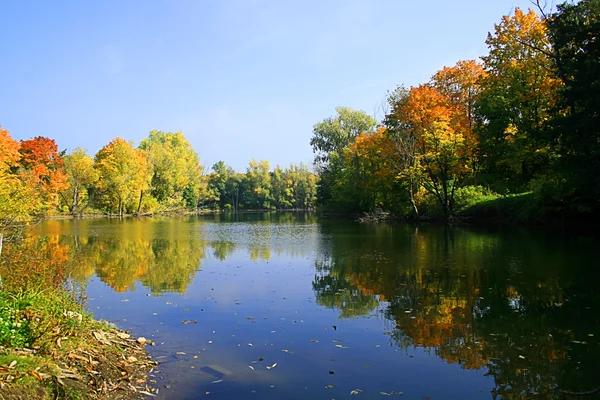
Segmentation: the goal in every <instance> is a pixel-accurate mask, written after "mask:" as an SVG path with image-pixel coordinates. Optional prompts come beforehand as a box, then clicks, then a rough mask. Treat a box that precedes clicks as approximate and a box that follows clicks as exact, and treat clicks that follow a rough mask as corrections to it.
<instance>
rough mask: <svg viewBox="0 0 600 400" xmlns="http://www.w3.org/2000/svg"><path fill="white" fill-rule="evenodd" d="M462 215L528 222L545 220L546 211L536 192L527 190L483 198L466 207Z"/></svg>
mask: <svg viewBox="0 0 600 400" xmlns="http://www.w3.org/2000/svg"><path fill="white" fill-rule="evenodd" d="M460 216H463V217H472V218H478V219H498V220H503V221H508V222H516V223H527V222H540V221H543V220H544V218H545V217H546V211H545V208H544V207H542V206H541V205H540V203H539V201H538V199H537V197H536V195H535V193H533V192H525V193H518V194H513V195H508V196H499V197H496V198H491V199H485V198H483V199H481V200H480V201H477V202H475V203H473V204H471V205H469V206H467V207H465V208H464V209H463V210H462V211H461V212H460Z"/></svg>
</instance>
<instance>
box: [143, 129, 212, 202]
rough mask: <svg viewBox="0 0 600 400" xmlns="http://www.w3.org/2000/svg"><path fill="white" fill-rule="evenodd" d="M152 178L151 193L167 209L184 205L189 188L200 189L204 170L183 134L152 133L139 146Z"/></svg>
mask: <svg viewBox="0 0 600 400" xmlns="http://www.w3.org/2000/svg"><path fill="white" fill-rule="evenodd" d="M139 148H140V150H142V151H143V152H144V153H145V155H146V159H147V161H148V168H149V169H150V172H151V174H152V180H151V186H150V193H151V194H152V196H153V197H154V198H156V199H157V200H158V201H159V203H160V204H162V205H164V206H167V207H177V206H181V205H183V202H184V198H183V194H184V191H185V190H186V188H193V187H195V186H198V185H199V184H200V182H201V179H202V167H201V166H200V159H199V157H198V154H197V153H196V152H195V151H194V149H193V148H192V145H191V144H190V142H188V140H187V139H186V138H185V136H184V135H183V133H181V132H162V131H152V132H150V135H149V136H148V137H147V138H146V139H144V140H142V142H141V143H140V146H139Z"/></svg>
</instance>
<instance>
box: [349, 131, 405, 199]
mask: <svg viewBox="0 0 600 400" xmlns="http://www.w3.org/2000/svg"><path fill="white" fill-rule="evenodd" d="M394 156H395V154H394V151H393V144H392V143H391V139H390V138H389V137H388V136H387V135H386V134H385V128H380V129H379V131H378V132H377V133H375V134H366V133H361V134H360V135H359V136H358V137H357V138H356V140H355V141H354V142H353V143H350V144H349V145H348V147H347V148H346V149H345V150H344V157H345V165H346V166H347V167H346V169H345V171H344V176H343V181H344V183H345V187H346V190H345V197H346V198H348V199H349V200H350V199H351V200H353V201H355V202H357V203H358V204H359V205H360V207H361V209H363V210H373V209H375V208H377V207H383V206H388V205H390V204H391V203H392V198H391V197H392V196H393V189H394V181H395V177H396V173H395V170H394V164H393V160H392V159H393V157H394Z"/></svg>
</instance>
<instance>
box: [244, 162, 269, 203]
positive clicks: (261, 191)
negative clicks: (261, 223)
mask: <svg viewBox="0 0 600 400" xmlns="http://www.w3.org/2000/svg"><path fill="white" fill-rule="evenodd" d="M269 171H270V167H269V161H267V160H261V161H258V162H257V161H256V160H254V159H253V160H250V163H249V165H248V168H247V170H246V179H247V180H248V185H249V189H250V193H249V195H250V197H249V200H250V204H249V207H251V208H271V174H270V172H269Z"/></svg>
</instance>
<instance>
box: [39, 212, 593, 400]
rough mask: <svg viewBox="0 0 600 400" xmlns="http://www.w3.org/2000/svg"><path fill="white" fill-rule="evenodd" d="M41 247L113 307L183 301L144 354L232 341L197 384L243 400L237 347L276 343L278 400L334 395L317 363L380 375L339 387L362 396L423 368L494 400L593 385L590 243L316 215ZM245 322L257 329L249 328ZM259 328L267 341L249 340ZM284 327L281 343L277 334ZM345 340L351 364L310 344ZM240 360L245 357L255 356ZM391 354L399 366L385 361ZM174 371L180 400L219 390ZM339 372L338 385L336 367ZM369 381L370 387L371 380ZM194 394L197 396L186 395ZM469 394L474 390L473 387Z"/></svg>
mask: <svg viewBox="0 0 600 400" xmlns="http://www.w3.org/2000/svg"><path fill="white" fill-rule="evenodd" d="M42 231H43V232H44V233H45V234H46V235H47V237H52V238H54V239H52V242H53V243H57V244H60V245H61V246H69V247H71V252H70V254H71V255H72V256H73V257H74V260H75V261H76V263H77V264H78V265H79V266H80V267H79V268H78V270H77V272H76V278H77V279H79V280H80V281H87V280H89V279H90V278H91V277H92V276H94V275H95V276H97V277H98V279H100V280H101V281H102V282H104V283H105V284H106V285H108V286H109V287H110V288H112V290H113V291H114V292H116V293H123V292H130V291H133V290H135V289H136V287H137V286H138V284H141V286H142V287H144V288H146V289H147V290H149V291H150V292H151V293H153V294H155V295H159V294H163V295H168V294H169V293H179V294H181V295H185V297H183V298H180V299H179V301H180V303H181V307H180V309H179V310H177V312H175V311H174V310H171V309H169V313H171V314H170V316H169V317H165V318H170V319H165V320H161V322H160V324H159V325H157V324H158V323H157V322H152V321H148V322H147V321H142V322H139V326H140V329H147V330H148V331H149V332H150V331H152V332H154V331H156V332H158V330H157V328H158V327H160V329H161V330H166V331H168V333H169V335H171V336H169V340H170V341H171V343H172V344H171V346H173V347H168V346H169V344H167V345H165V346H166V347H164V349H162V350H161V349H157V350H153V351H156V352H160V351H165V352H166V353H168V354H170V356H169V357H173V354H175V352H176V351H180V350H182V349H183V350H185V351H186V352H191V351H192V349H193V350H194V351H196V353H197V349H198V348H202V350H203V351H204V350H206V343H207V340H208V338H212V336H211V335H212V334H213V333H214V332H213V331H212V330H211V331H210V332H207V334H208V336H202V335H201V334H200V333H198V334H197V335H198V336H197V338H196V339H192V338H191V336H188V331H189V330H191V329H200V326H201V324H198V326H195V325H194V326H193V327H190V326H187V327H186V328H182V327H181V320H182V319H184V318H185V319H189V318H192V317H193V318H197V319H198V320H200V317H202V318H204V320H203V324H202V325H203V326H206V327H210V328H211V329H213V328H214V329H215V330H219V329H220V330H221V331H228V332H230V334H231V336H233V337H235V339H231V338H230V339H229V340H226V341H225V344H226V345H225V344H224V345H223V347H217V346H216V344H215V346H213V347H214V348H215V349H217V348H218V352H217V353H210V352H209V351H208V350H207V352H206V353H203V359H204V360H205V362H206V363H207V364H206V365H205V366H203V367H202V368H208V367H210V368H212V369H211V371H212V370H222V371H225V370H226V371H233V372H231V373H229V372H228V373H227V374H226V376H227V377H237V378H235V379H237V381H236V382H237V383H238V384H241V381H240V379H242V378H243V379H244V384H243V385H242V386H243V387H244V390H252V388H251V386H252V382H253V379H254V378H253V376H254V375H253V374H252V371H253V370H252V369H249V368H248V362H249V361H247V360H246V361H245V360H244V359H243V358H240V357H242V356H240V353H239V352H240V351H241V350H240V347H239V345H240V343H239V341H238V339H237V337H239V336H244V337H246V336H247V337H248V339H247V340H248V341H254V342H260V341H263V342H264V343H265V346H266V345H267V344H269V346H274V344H273V343H274V342H273V341H272V339H271V338H272V337H273V336H272V335H273V332H277V335H279V337H284V338H285V341H283V342H281V343H279V344H278V346H281V347H282V348H283V349H291V348H292V347H291V346H295V347H297V348H296V349H294V352H295V354H298V356H297V357H298V358H300V355H302V360H301V361H298V360H296V361H295V362H296V365H295V366H294V367H289V368H290V369H289V370H288V372H287V375H285V377H281V378H282V379H281V382H286V385H288V386H289V387H290V389H287V390H288V391H285V390H283V389H282V390H283V391H281V392H274V393H275V394H274V396H275V397H274V398H277V396H279V397H282V396H283V397H286V398H291V397H294V396H296V394H295V392H293V391H292V389H291V388H292V387H294V389H293V390H298V387H300V388H304V387H309V385H308V383H306V382H305V381H304V380H306V381H307V382H312V383H314V382H317V383H316V384H315V385H317V386H318V387H319V388H320V389H323V388H324V387H325V386H326V385H327V386H329V385H328V383H331V382H329V381H326V380H323V381H321V379H322V378H321V377H317V376H312V375H311V374H314V372H313V370H314V369H315V365H317V364H319V363H320V364H322V365H323V367H322V369H324V370H325V371H327V370H328V369H329V368H330V367H329V366H328V363H330V362H332V361H331V360H334V359H335V360H338V361H342V362H344V363H345V364H347V365H348V368H349V367H350V366H356V365H357V364H359V369H362V366H363V364H372V363H375V362H377V363H381V365H379V366H378V367H377V368H378V369H377V368H376V367H375V366H373V367H372V369H371V370H369V371H371V372H369V371H368V370H364V371H362V370H361V371H360V373H359V372H356V371H354V372H348V374H349V375H348V376H349V378H348V382H362V384H363V385H364V387H363V388H364V389H366V387H367V386H368V385H369V384H371V385H375V383H376V382H383V383H387V384H391V383H390V382H395V381H398V378H397V377H396V376H395V375H394V374H393V370H394V368H398V367H399V366H400V365H402V366H404V367H406V365H409V364H406V363H407V360H406V359H407V358H409V357H416V356H418V355H419V354H425V355H430V356H431V357H435V358H436V359H440V360H443V361H444V362H445V363H446V364H447V365H452V366H456V367H457V368H458V367H460V368H461V369H462V370H463V371H480V372H478V374H479V375H478V376H479V377H483V376H487V377H488V378H487V379H489V380H490V381H491V382H492V391H491V394H492V397H493V398H503V399H521V398H530V397H531V396H538V397H539V398H552V397H556V398H560V392H559V391H557V390H556V388H557V387H560V388H565V389H567V390H589V389H593V388H595V387H596V385H597V376H596V371H597V369H598V367H600V361H599V360H600V354H599V353H600V346H599V342H598V340H597V337H598V335H600V332H598V328H599V327H600V314H598V310H599V309H600V296H598V294H599V293H598V292H599V290H598V284H597V282H598V279H599V278H600V276H598V275H599V273H598V271H597V270H596V269H595V267H594V266H595V258H596V255H597V254H596V253H597V252H596V246H597V243H598V241H597V239H594V238H590V237H585V236H569V235H566V234H564V233H552V232H538V231H531V230H509V231H501V230H500V231H498V230H495V231H486V230H482V229H473V228H453V229H446V228H443V227H433V226H421V227H414V226H409V225H395V226H391V225H383V226H370V225H358V224H354V223H345V222H337V221H317V220H316V218H315V216H314V215H312V214H281V215H271V214H250V215H245V216H235V215H228V214H224V215H217V216H208V217H201V218H196V217H185V218H177V219H147V220H126V221H116V220H109V221H94V220H81V221H49V222H47V223H46V224H45V225H44V226H43V227H42ZM307 275H309V278H308V279H309V280H308V281H307V282H306V283H304V282H305V279H304V277H305V276H307ZM311 281H312V285H311ZM290 297H293V298H295V300H294V301H295V302H294V303H293V304H294V305H293V306H290V305H288V303H286V301H288V299H289V298H290ZM312 299H314V301H315V302H316V304H315V303H313V300H312ZM171 301H172V300H169V302H167V304H169V303H170V302H171ZM162 304H163V305H162V307H163V308H164V307H165V305H164V301H163V303H162ZM184 304H187V306H186V307H188V309H189V308H191V307H193V306H195V307H197V309H199V310H197V311H198V314H197V315H193V314H189V313H188V314H185V313H184V312H183V311H182V310H185V309H186V308H184ZM142 307H143V306H142ZM292 307H293V308H292ZM322 309H326V310H329V311H330V312H331V313H335V314H334V315H332V316H331V318H337V322H336V320H335V319H333V320H329V319H328V318H329V316H328V315H324V314H323V313H322V311H321V310H322ZM205 310H206V311H209V310H212V311H211V313H208V312H204V311H205ZM240 310H241V313H239V314H238V311H240ZM234 311H235V312H234ZM162 312H163V310H162V309H160V310H159V312H158V314H159V315H163V314H161V313H162ZM298 313H299V314H301V315H302V318H303V320H301V319H300V317H297V316H296V315H298ZM248 316H252V317H253V320H252V321H251V322H252V323H251V324H250V322H249V320H248V318H246V317H248ZM259 316H260V317H263V318H258V317H259ZM254 317H256V322H257V323H256V324H255V323H254ZM128 318H129V319H130V320H132V319H133V317H132V316H128ZM311 319H312V320H314V321H318V323H317V322H313V323H312V325H310V327H311V328H310V329H301V328H300V325H301V324H300V321H302V323H304V321H307V322H309V321H310V320H311ZM373 319H375V323H377V324H376V325H374V322H373ZM264 321H268V324H267V322H264ZM292 321H293V322H292ZM261 323H262V324H263V325H264V326H265V327H264V332H263V331H261V330H259V329H258V327H259V326H262V325H260V324H261ZM288 323H289V324H290V326H288V327H287V332H286V333H285V334H284V333H283V331H280V330H279V329H280V327H284V325H285V324H288ZM163 324H164V325H163ZM344 324H346V325H344ZM342 325H344V326H348V327H355V328H353V329H354V330H353V331H352V330H350V331H351V332H352V333H346V334H347V335H348V337H346V339H345V340H346V342H336V343H353V345H348V346H346V345H343V346H342V345H340V346H342V348H344V350H346V349H345V348H346V347H349V349H348V350H347V352H346V353H336V354H335V355H333V354H331V355H330V354H329V353H327V352H326V351H325V350H324V349H323V348H322V347H318V346H320V345H317V344H315V343H316V339H319V337H320V336H319V335H329V334H330V333H331V327H332V326H333V330H334V331H335V332H334V333H335V334H336V335H338V334H339V335H338V337H336V338H334V339H335V340H337V339H338V338H340V337H341V335H342V333H340V331H336V329H337V328H336V326H342ZM374 326H377V329H378V332H374V331H373V330H372V329H373V327H374ZM217 327H218V328H217ZM182 329H187V330H188V331H186V332H184V333H182ZM207 329H208V328H207ZM161 332H162V331H161ZM319 332H320V333H319ZM346 332H349V331H346ZM381 333H384V334H385V335H387V339H388V340H389V344H390V347H389V349H387V350H382V351H385V353H383V354H380V355H378V356H377V358H374V357H375V356H374V355H373V354H372V350H373V347H372V346H374V345H375V343H376V342H377V340H379V339H378V338H379V336H378V335H381ZM236 335H237V336H236ZM309 339H315V342H314V343H313V342H310V341H309ZM320 340H321V341H322V342H323V341H324V339H323V338H321V339H320ZM325 340H327V341H329V342H331V340H332V338H330V337H329V336H327V338H326V339H325ZM353 340H354V342H352V341H353ZM300 343H304V344H303V345H300ZM175 344H176V346H178V347H177V348H175V347H174V346H175ZM186 346H188V347H189V349H187V350H186ZM227 346H231V347H227ZM283 346H285V347H283ZM368 346H371V347H368ZM244 351H245V353H242V354H244V355H248V357H249V354H250V353H248V352H249V351H251V349H248V348H245V349H244ZM262 351H263V352H262V353H261V354H260V355H261V356H262V357H268V356H272V357H273V359H275V360H276V359H277V357H281V351H282V349H281V348H278V347H273V349H271V347H268V349H267V348H265V350H262ZM334 351H336V350H334ZM396 351H399V352H400V354H402V355H403V356H402V357H404V358H402V359H398V358H394V357H396V355H395V352H396ZM169 352H170V353H169ZM269 352H272V353H269ZM171 353H172V354H171ZM246 353H248V354H246ZM157 354H159V353H157ZM160 354H162V353H160ZM165 357H166V356H165ZM168 359H169V360H171V358H168ZM172 359H173V360H175V359H176V357H174V358H172ZM225 359H227V360H229V361H228V363H229V364H228V365H224V363H225ZM368 360H371V361H368ZM209 361H210V362H209ZM174 364H175V363H174ZM217 364H219V365H217ZM184 365H185V366H186V368H190V366H189V365H188V364H184ZM431 365H433V364H426V365H424V366H422V367H419V368H416V369H415V373H418V374H421V376H420V378H417V379H419V384H417V383H416V382H412V381H411V380H408V381H406V382H405V383H404V385H405V386H406V388H405V391H406V393H410V390H411V388H412V389H413V390H414V391H413V392H412V394H413V395H414V396H415V397H416V396H417V395H419V396H420V397H422V396H421V395H430V394H431V393H423V392H419V390H422V388H423V387H425V388H428V389H427V390H431V391H434V389H429V388H430V386H431V385H430V382H429V380H432V379H434V380H435V379H442V378H440V376H439V375H436V374H435V373H432V372H430V370H429V367H430V366H431ZM169 368H171V367H166V369H167V371H168V370H169ZM172 368H173V370H172V371H173V372H171V374H172V376H176V378H173V379H179V380H183V379H184V377H185V376H187V375H186V374H190V375H189V380H186V381H185V382H183V381H182V382H181V384H182V385H188V386H189V387H190V389H189V390H188V392H189V393H194V391H198V390H203V389H204V387H203V386H201V385H207V384H210V379H213V380H214V378H210V377H209V378H207V379H208V381H202V382H198V381H197V374H196V375H191V372H190V371H189V370H187V371H186V374H184V373H183V372H182V370H181V369H177V368H175V367H172ZM191 368H194V367H193V366H192V367H191ZM280 368H281V367H280ZM294 368H295V369H294ZM344 368H345V367H344ZM406 368H414V367H406ZM282 370H283V371H285V369H282ZM336 370H341V371H343V369H342V367H340V366H336ZM277 371H278V373H279V369H278V370H277ZM375 371H376V372H377V375H373V374H374V373H375ZM192 372H193V371H192ZM281 373H283V372H281ZM368 373H370V374H372V375H368V376H369V378H368V379H366V378H365V376H367V375H365V374H368ZM167 374H168V372H167ZM325 377H326V378H330V377H328V376H327V375H325ZM185 379H187V378H185ZM194 379H196V381H197V382H195V383H192V382H193V381H194ZM228 379H234V378H228ZM269 379H270V376H268V375H267V376H263V375H261V380H257V381H256V384H258V382H259V381H260V382H262V383H261V384H264V385H267V384H268V380H269ZM367 382H369V383H367ZM445 383H446V384H449V385H451V386H452V385H454V386H453V389H452V390H455V391H456V393H454V392H453V393H450V392H449V391H448V390H450V389H448V388H446V389H444V388H442V387H440V388H439V389H435V390H438V393H442V394H443V393H445V398H489V397H488V396H489V393H488V394H487V395H486V396H481V395H477V394H474V393H473V392H472V391H469V390H472V389H473V385H474V384H472V383H464V384H463V386H460V385H458V384H457V383H456V382H453V383H452V382H449V381H445ZM199 385H200V386H199ZM294 385H296V386H298V387H295V386H294ZM319 385H320V386H319ZM411 385H412V386H411ZM419 385H420V386H419ZM477 385H479V386H477V387H481V382H480V381H479V383H477ZM440 386H441V385H440ZM313 387H314V385H313ZM419 388H421V389H419ZM228 390H229V392H227V395H230V396H238V395H240V393H238V392H236V390H241V389H239V388H238V389H234V388H232V387H228ZM339 390H340V391H338V389H337V388H335V389H331V390H328V391H327V396H329V397H328V398H331V396H330V395H335V396H343V395H347V394H348V391H346V393H344V392H343V391H342V389H341V388H340V389H339ZM343 390H345V389H343ZM373 390H374V391H375V394H377V393H379V390H377V389H376V388H373ZM224 393H225V392H224ZM303 393H304V392H303ZM465 393H469V394H468V395H467V394H465ZM321 395H323V396H325V395H324V394H322V393H321ZM190 396H191V397H190V398H194V397H193V395H190ZM213 397H214V396H213ZM267 397H268V396H267ZM297 397H298V398H303V397H306V395H305V394H298V395H297ZM317 397H319V395H317ZM420 397H419V398H420ZM263 398H264V397H263Z"/></svg>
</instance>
